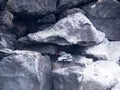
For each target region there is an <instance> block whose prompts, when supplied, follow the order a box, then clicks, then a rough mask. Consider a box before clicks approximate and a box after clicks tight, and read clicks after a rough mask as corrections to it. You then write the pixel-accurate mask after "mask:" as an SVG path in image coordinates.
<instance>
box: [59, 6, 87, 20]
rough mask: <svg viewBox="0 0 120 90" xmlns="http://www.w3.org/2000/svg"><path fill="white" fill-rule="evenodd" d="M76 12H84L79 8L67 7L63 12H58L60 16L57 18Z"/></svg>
mask: <svg viewBox="0 0 120 90" xmlns="http://www.w3.org/2000/svg"><path fill="white" fill-rule="evenodd" d="M78 12H81V13H83V14H84V13H85V12H84V11H83V10H81V9H80V8H72V9H68V10H65V11H64V12H62V13H61V14H60V17H59V19H62V18H64V17H67V15H70V14H75V13H78Z"/></svg>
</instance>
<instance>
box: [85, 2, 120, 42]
mask: <svg viewBox="0 0 120 90" xmlns="http://www.w3.org/2000/svg"><path fill="white" fill-rule="evenodd" d="M83 10H84V11H85V12H86V16H87V17H88V18H89V19H90V20H91V22H92V23H93V25H94V26H95V27H96V28H97V29H98V30H100V31H102V32H104V33H105V34H106V37H107V38H108V39H109V40H115V41H116V40H120V30H119V29H120V22H119V21H120V15H119V14H120V2H118V1H117V0H98V2H96V3H92V4H88V5H85V6H84V7H83Z"/></svg>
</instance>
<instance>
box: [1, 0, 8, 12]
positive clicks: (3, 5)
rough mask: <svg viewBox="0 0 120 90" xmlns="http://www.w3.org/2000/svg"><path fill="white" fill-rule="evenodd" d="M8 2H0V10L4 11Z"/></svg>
mask: <svg viewBox="0 0 120 90" xmlns="http://www.w3.org/2000/svg"><path fill="white" fill-rule="evenodd" d="M7 1H8V0H0V10H4V9H5V6H6V3H7Z"/></svg>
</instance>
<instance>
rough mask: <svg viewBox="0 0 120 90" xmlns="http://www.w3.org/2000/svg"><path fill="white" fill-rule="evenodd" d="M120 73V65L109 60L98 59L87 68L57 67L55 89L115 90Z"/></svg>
mask: <svg viewBox="0 0 120 90" xmlns="http://www.w3.org/2000/svg"><path fill="white" fill-rule="evenodd" d="M108 69H109V70H108ZM119 74H120V66H118V65H117V64H116V63H113V62H108V61H98V62H95V63H93V64H92V65H89V66H88V67H86V68H82V67H77V66H74V67H68V68H63V69H56V70H54V71H53V76H54V90H69V89H71V90H114V88H115V87H117V86H118V85H117V84H119V81H120V76H119ZM117 89H118V88H117Z"/></svg>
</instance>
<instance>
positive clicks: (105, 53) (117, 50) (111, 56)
mask: <svg viewBox="0 0 120 90" xmlns="http://www.w3.org/2000/svg"><path fill="white" fill-rule="evenodd" d="M84 54H85V56H88V57H91V58H93V59H95V60H110V61H113V62H117V63H120V62H119V61H120V41H104V42H103V43H101V44H99V45H95V46H91V47H86V48H85V49H84Z"/></svg>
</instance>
